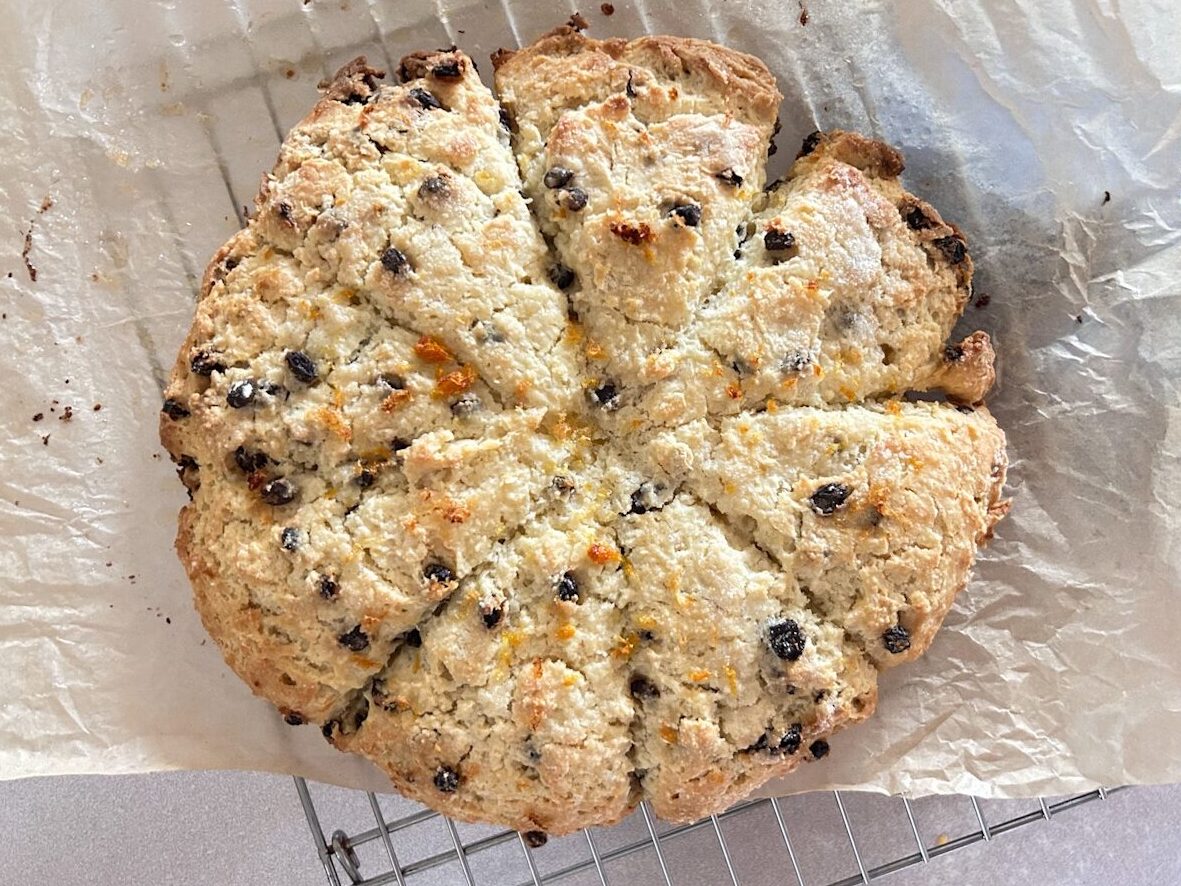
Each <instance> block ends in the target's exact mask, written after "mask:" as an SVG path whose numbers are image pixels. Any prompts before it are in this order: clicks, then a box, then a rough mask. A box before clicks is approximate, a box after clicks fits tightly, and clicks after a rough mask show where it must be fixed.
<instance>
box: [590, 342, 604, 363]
mask: <svg viewBox="0 0 1181 886" xmlns="http://www.w3.org/2000/svg"><path fill="white" fill-rule="evenodd" d="M584 350H585V353H586V356H587V358H588V359H590V360H603V359H606V357H607V351H606V350H605V349H604V348H603V346H602V345H601V344H599V343H598V342H596V341H588V342H587V343H586V348H585V349H584Z"/></svg>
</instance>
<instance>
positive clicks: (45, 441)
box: [41, 434, 53, 446]
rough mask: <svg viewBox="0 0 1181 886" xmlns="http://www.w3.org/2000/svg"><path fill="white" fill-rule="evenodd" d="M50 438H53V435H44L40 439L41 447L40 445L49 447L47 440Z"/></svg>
mask: <svg viewBox="0 0 1181 886" xmlns="http://www.w3.org/2000/svg"><path fill="white" fill-rule="evenodd" d="M51 436H53V435H52V434H46V435H44V436H43V437H42V438H41V445H42V446H48V445H49V438H50V437H51Z"/></svg>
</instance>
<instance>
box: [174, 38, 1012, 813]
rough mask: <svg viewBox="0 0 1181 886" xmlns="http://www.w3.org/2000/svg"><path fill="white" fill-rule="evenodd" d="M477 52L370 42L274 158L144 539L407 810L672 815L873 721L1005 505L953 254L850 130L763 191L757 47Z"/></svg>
mask: <svg viewBox="0 0 1181 886" xmlns="http://www.w3.org/2000/svg"><path fill="white" fill-rule="evenodd" d="M494 64H495V66H496V86H497V93H498V95H499V96H500V100H499V102H498V100H497V98H496V97H494V96H493V94H492V92H490V91H489V90H488V89H487V88H486V87H485V86H483V85H482V84H481V82H480V80H479V79H478V77H477V75H476V73H475V70H474V65H473V64H472V62H471V60H470V59H468V58H467V57H466V56H464V55H463V54H462V53H460V52H458V51H455V50H452V51H440V52H433V53H431V52H428V53H418V54H414V55H411V56H408V57H407V58H406V59H404V60H403V63H402V65H401V67H400V68H399V71H398V77H397V78H396V79H397V80H399V81H401V82H397V83H387V82H383V80H384V76H385V75H384V74H383V73H382V72H380V71H377V70H375V69H373V68H370V67H368V66H367V65H366V64H365V63H364V60H363V59H359V60H357V61H356V62H353V63H351V64H350V65H348V66H346V67H345V68H343V69H342V70H341V71H340V72H339V73H338V74H337V76H336V77H335V78H334V79H333V80H332V81H331V82H328V83H326V84H324V87H323V88H324V96H323V98H322V99H321V101H320V102H319V103H318V104H317V105H316V106H315V108H314V110H313V111H312V112H311V114H310V115H309V116H308V117H307V118H305V119H304V120H303V121H302V122H301V123H300V124H299V125H297V126H296V127H295V128H294V129H293V130H292V131H291V133H290V134H289V135H288V137H287V139H286V140H285V141H284V143H283V146H282V148H281V151H280V155H279V159H278V162H277V164H276V165H275V167H274V169H273V170H272V172H271V173H270V174H269V175H267V176H266V177H265V178H264V180H263V184H262V187H261V190H260V192H259V195H258V197H257V199H256V211H255V213H254V215H253V216H252V218H251V219H250V221H249V224H248V225H247V227H246V228H245V229H244V230H242V231H241V232H239V233H238V234H237V235H235V236H234V237H233V238H232V239H231V240H230V241H229V242H228V243H227V244H226V245H225V246H224V247H223V248H222V249H221V250H220V251H219V252H218V254H217V255H216V256H215V257H214V259H213V261H212V262H211V263H210V265H209V268H208V270H207V271H206V275H205V279H204V281H203V284H202V289H201V299H200V302H199V304H198V306H197V311H196V317H195V319H194V321H193V325H192V328H191V330H190V333H189V335H188V338H187V339H186V341H185V343H184V345H183V346H182V348H181V351H180V354H179V355H178V358H177V362H176V366H175V369H174V371H173V375H172V380H171V382H170V384H169V387H168V390H167V391H166V394H165V396H166V400H165V406H164V411H163V414H162V416H161V438H162V440H163V442H164V444H165V446H166V447H167V448H168V450H169V452H170V453H171V454H172V457H173V459H174V460H175V461H176V462H177V464H178V467H179V473H180V475H181V478H182V480H183V481H184V483H185V485H186V486H187V487H188V489H189V492H190V495H191V498H192V501H191V502H190V503H189V504H188V505H187V506H186V507H185V508H184V510H183V511H182V513H181V517H180V530H179V534H178V538H177V548H178V550H179V552H180V556H181V559H182V561H183V562H184V565H185V568H186V570H187V572H188V574H189V577H190V580H191V582H192V585H193V590H194V595H195V599H196V604H197V608H198V610H199V612H200V614H201V617H202V619H203V621H204V623H205V625H206V627H207V629H208V630H209V633H210V634H211V636H212V637H213V638H214V640H215V641H216V642H217V643H218V645H219V647H220V648H221V650H222V652H223V654H224V656H225V658H226V660H227V662H228V663H229V664H230V666H231V667H232V668H233V669H234V670H235V671H236V672H237V673H238V674H239V675H240V676H241V677H242V678H243V679H244V680H245V681H247V682H248V683H249V684H250V685H251V686H252V687H253V689H254V690H255V692H257V693H258V694H259V695H261V696H263V697H264V698H266V699H268V700H270V701H271V702H272V703H274V704H275V706H276V707H277V708H278V709H279V711H280V713H281V714H282V715H283V716H284V717H285V718H286V719H287V720H288V722H290V723H292V724H293V725H299V724H303V723H315V724H317V725H318V726H319V727H320V728H321V729H322V730H323V732H324V734H325V736H326V737H327V738H328V739H329V740H330V741H331V742H333V743H334V744H335V745H336V746H337V747H339V748H342V749H344V750H349V751H354V752H357V753H360V754H363V755H365V756H366V757H369V758H370V759H372V760H373V761H374V762H376V763H377V764H378V765H379V766H381V767H382V768H383V769H384V770H385V771H386V772H388V773H389V775H390V778H391V779H392V781H393V782H394V784H395V785H396V786H397V787H398V788H399V790H401V791H402V792H403V793H405V794H406V795H408V796H410V797H413V798H415V799H417V800H420V801H422V802H424V803H426V804H427V805H429V806H432V807H434V808H436V809H439V810H441V811H443V812H446V813H448V814H450V815H453V816H456V817H459V818H463V819H469V820H478V821H488V822H495V823H499V824H504V825H507V826H509V827H513V828H517V829H519V830H529V831H543V832H548V833H565V832H568V831H571V830H574V829H576V828H579V827H583V826H588V825H593V824H605V823H609V822H613V821H616V820H618V819H620V818H622V817H623V816H624V815H626V814H627V813H628V812H629V811H630V810H631V809H632V808H633V807H634V806H635V805H636V803H637V802H639V801H640V800H641V799H648V800H650V802H651V803H652V805H653V807H654V808H655V810H656V812H657V813H658V814H660V815H661V816H664V817H666V818H669V819H673V820H687V819H695V818H698V817H700V816H703V815H705V814H708V813H710V812H715V811H718V810H720V809H722V808H724V807H726V806H727V805H729V804H730V803H732V802H734V801H736V800H738V799H739V798H741V797H742V796H744V795H745V794H746V793H748V792H749V791H750V790H752V789H753V788H755V787H757V786H758V785H760V784H762V783H763V782H764V781H766V780H768V779H769V778H772V777H775V776H779V775H783V774H785V773H787V772H789V771H791V770H792V769H793V768H795V766H797V765H798V764H799V763H800V762H802V761H805V760H811V759H816V758H819V757H822V756H824V755H825V754H827V753H828V751H829V745H828V739H829V737H830V736H831V735H833V734H834V733H835V732H837V731H839V730H840V729H842V728H844V727H845V726H848V725H850V724H852V723H855V722H857V721H859V720H862V719H864V718H866V717H868V716H869V715H870V714H871V713H872V711H873V708H874V704H875V702H876V698H877V674H878V672H879V671H880V670H881V669H883V668H887V667H891V666H893V665H896V664H899V663H901V662H903V661H909V660H912V659H914V658H916V657H918V656H919V655H921V654H922V652H923V651H924V650H925V649H926V648H927V646H928V645H929V644H930V642H931V641H932V639H933V637H934V634H935V632H936V631H937V629H938V627H939V624H940V622H941V621H942V619H943V617H944V615H945V614H946V612H947V610H948V608H949V607H950V605H951V603H952V601H953V599H954V597H955V594H956V593H957V592H958V591H959V590H960V589H961V588H963V587H964V585H965V584H966V582H967V580H968V574H969V570H970V568H971V565H972V561H973V558H974V556H975V552H976V548H977V546H978V544H980V543H982V542H983V541H984V540H986V539H987V537H988V535H989V534H990V532H991V530H992V527H993V525H994V524H995V522H996V521H997V520H998V519H999V518H1000V517H1001V516H1002V515H1003V513H1004V511H1005V508H1006V503H1005V502H1003V501H1001V499H1000V495H1001V489H1002V486H1003V483H1004V472H1005V465H1006V460H1005V451H1004V435H1003V434H1002V432H1001V431H1000V430H999V428H998V427H997V426H996V423H995V422H994V420H993V419H992V417H991V415H989V413H988V411H987V410H986V409H985V408H984V406H983V405H982V403H981V402H980V401H981V400H982V398H983V397H984V395H985V393H986V392H987V390H988V387H989V386H990V385H991V383H992V379H993V370H992V359H993V354H992V348H991V345H990V343H989V342H988V339H987V336H985V335H984V334H983V333H974V334H973V335H971V336H969V337H968V338H967V339H964V340H963V341H962V342H959V343H949V342H948V340H947V338H948V334H949V333H950V331H951V327H952V325H953V324H954V323H955V321H956V319H957V318H958V317H959V315H960V313H961V312H962V310H963V307H964V305H965V303H966V300H967V297H968V294H969V290H970V280H971V261H970V259H969V258H968V255H967V251H966V247H965V241H964V238H963V235H962V234H961V233H960V232H959V231H958V230H957V229H956V228H955V227H954V226H952V225H949V224H947V223H945V222H944V221H943V220H942V219H941V218H940V216H939V215H938V213H937V212H936V211H935V210H934V209H933V208H931V207H930V206H929V205H928V204H926V203H924V202H922V201H921V200H919V199H918V198H916V197H914V196H912V195H910V194H908V193H907V192H906V191H904V190H903V189H902V187H901V185H900V184H899V183H898V175H899V174H900V173H901V171H902V159H901V157H900V156H899V155H898V154H897V152H895V151H894V150H893V149H892V148H890V147H888V146H886V145H884V144H882V143H880V142H875V141H872V140H869V139H866V138H863V137H861V136H858V135H855V134H852V133H841V132H830V133H816V134H814V135H813V136H810V137H809V138H808V139H807V140H806V141H805V143H804V146H803V149H802V150H801V153H800V156H799V157H798V158H797V160H796V162H795V163H794V165H793V166H792V168H791V170H790V172H789V174H788V175H787V176H786V178H785V179H784V180H782V181H780V182H776V183H774V184H772V185H770V186H768V187H764V184H765V182H764V169H765V163H766V155H767V149H768V145H769V143H770V140H771V138H772V137H773V134H774V132H775V130H776V116H775V115H776V111H777V107H778V104H779V94H778V92H777V90H776V89H775V86H774V80H773V78H772V76H771V74H770V73H769V72H768V71H767V70H766V68H765V67H764V66H763V65H762V63H761V62H759V61H758V60H757V59H754V58H752V57H750V56H746V55H743V54H740V53H737V52H734V51H731V50H728V49H726V48H724V47H721V46H716V45H714V44H710V43H705V42H701V41H696V40H689V39H683V38H675V37H645V38H642V39H639V40H634V41H630V42H629V41H622V40H609V41H595V40H590V39H588V38H586V37H584V36H583V35H582V34H581V33H579V32H578V31H576V30H574V29H572V28H570V27H566V28H561V29H559V30H557V31H555V32H553V33H551V34H549V35H547V36H545V37H543V38H542V39H541V40H539V41H538V42H537V43H535V44H533V45H532V46H530V47H527V48H525V49H523V50H520V51H516V52H509V51H501V52H499V53H497V54H496V56H495V57H494ZM912 391H933V392H935V393H937V394H940V393H941V394H944V395H946V398H947V401H946V402H943V401H940V402H914V401H912V399H909V398H905V397H904V395H905V394H907V393H908V392H912Z"/></svg>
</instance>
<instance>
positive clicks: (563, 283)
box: [549, 262, 578, 289]
mask: <svg viewBox="0 0 1181 886" xmlns="http://www.w3.org/2000/svg"><path fill="white" fill-rule="evenodd" d="M549 278H550V282H551V283H553V284H554V286H556V287H558V289H569V288H570V287H571V286H573V285H574V281H575V280H577V279H578V275H577V274H575V273H574V272H573V271H572V270H570V269H569V268H568V267H566V266H565V265H564V264H561V263H560V262H559V263H557V264H553V265H550V269H549Z"/></svg>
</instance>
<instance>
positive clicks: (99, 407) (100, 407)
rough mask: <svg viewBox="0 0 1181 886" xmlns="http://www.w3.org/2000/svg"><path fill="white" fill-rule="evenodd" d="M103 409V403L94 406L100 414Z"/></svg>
mask: <svg viewBox="0 0 1181 886" xmlns="http://www.w3.org/2000/svg"><path fill="white" fill-rule="evenodd" d="M102 408H103V405H102V404H101V403H95V404H94V411H95V412H99V411H100V410H101V409H102Z"/></svg>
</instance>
